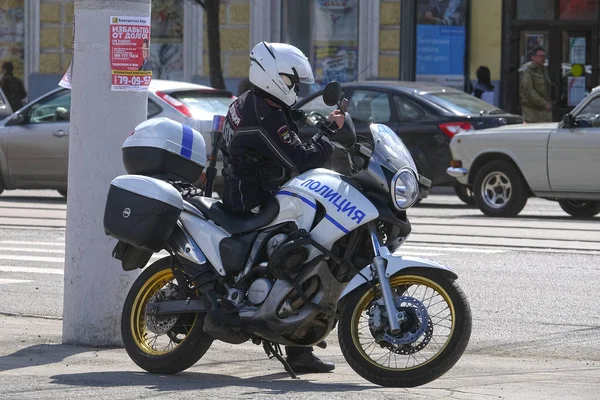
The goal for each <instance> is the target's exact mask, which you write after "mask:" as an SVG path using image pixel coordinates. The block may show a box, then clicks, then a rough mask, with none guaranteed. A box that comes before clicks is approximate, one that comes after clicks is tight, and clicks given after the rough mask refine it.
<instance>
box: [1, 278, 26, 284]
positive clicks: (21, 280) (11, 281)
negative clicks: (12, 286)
mask: <svg viewBox="0 0 600 400" xmlns="http://www.w3.org/2000/svg"><path fill="white" fill-rule="evenodd" d="M29 282H33V281H27V280H23V279H1V278H0V285H6V284H9V283H29Z"/></svg>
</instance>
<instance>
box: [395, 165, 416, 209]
mask: <svg viewBox="0 0 600 400" xmlns="http://www.w3.org/2000/svg"><path fill="white" fill-rule="evenodd" d="M391 188H392V193H391V194H392V202H393V203H394V205H395V206H396V208H397V209H398V210H406V209H407V208H409V207H410V206H412V205H413V204H415V202H416V201H417V199H418V197H419V182H418V181H417V177H416V176H415V173H414V172H413V171H412V170H411V169H409V168H402V169H400V170H399V171H398V172H396V175H394V177H393V178H392V185H391Z"/></svg>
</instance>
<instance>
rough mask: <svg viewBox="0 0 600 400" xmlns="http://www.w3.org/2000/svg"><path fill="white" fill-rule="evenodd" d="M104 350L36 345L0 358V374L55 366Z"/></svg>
mask: <svg viewBox="0 0 600 400" xmlns="http://www.w3.org/2000/svg"><path fill="white" fill-rule="evenodd" d="M106 349H107V348H93V347H82V346H70V345H64V344H60V343H56V344H37V345H34V346H29V347H25V348H23V349H20V350H18V351H16V352H14V353H12V354H7V355H4V356H0V372H3V371H10V370H13V369H19V368H26V367H34V366H38V365H49V364H55V363H58V362H61V361H63V360H65V359H66V358H68V357H71V356H74V355H76V354H81V353H87V352H96V351H100V350H106Z"/></svg>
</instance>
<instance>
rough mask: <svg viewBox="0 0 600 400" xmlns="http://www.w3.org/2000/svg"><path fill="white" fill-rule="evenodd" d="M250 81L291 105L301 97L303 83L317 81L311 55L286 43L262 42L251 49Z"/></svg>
mask: <svg viewBox="0 0 600 400" xmlns="http://www.w3.org/2000/svg"><path fill="white" fill-rule="evenodd" d="M249 75H250V76H249V78H250V82H252V84H253V85H255V86H257V87H258V88H259V89H262V90H264V91H265V92H267V93H269V94H270V95H272V96H274V97H275V98H277V99H279V100H280V101H282V102H284V103H285V104H287V105H288V106H292V105H293V104H294V103H295V102H296V100H298V92H299V91H300V88H299V83H308V84H311V83H313V82H314V81H315V78H314V76H313V72H312V67H311V66H310V62H309V61H308V58H306V56H305V55H304V53H302V52H301V51H300V49H298V48H296V47H294V46H291V45H289V44H285V43H267V42H261V43H259V44H257V45H256V46H254V48H253V49H252V51H251V52H250V74H249Z"/></svg>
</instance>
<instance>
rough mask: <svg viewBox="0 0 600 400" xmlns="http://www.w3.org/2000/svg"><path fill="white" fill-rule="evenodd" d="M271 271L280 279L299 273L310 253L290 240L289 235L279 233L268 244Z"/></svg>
mask: <svg viewBox="0 0 600 400" xmlns="http://www.w3.org/2000/svg"><path fill="white" fill-rule="evenodd" d="M267 256H268V257H269V271H270V272H271V274H272V275H273V276H274V277H275V278H278V279H281V278H284V277H286V276H287V275H288V274H293V273H295V272H297V271H298V270H299V269H300V267H302V265H303V264H304V261H306V259H307V257H308V251H307V250H306V249H305V248H304V247H302V246H301V245H299V244H297V243H295V241H294V240H289V237H288V235H286V234H284V233H279V234H277V235H275V236H273V237H272V238H271V239H269V241H268V242H267Z"/></svg>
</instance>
